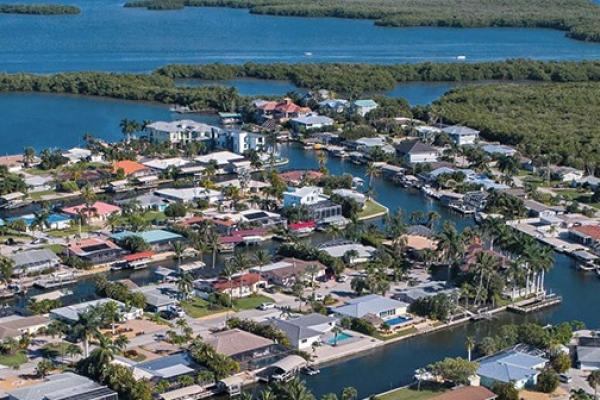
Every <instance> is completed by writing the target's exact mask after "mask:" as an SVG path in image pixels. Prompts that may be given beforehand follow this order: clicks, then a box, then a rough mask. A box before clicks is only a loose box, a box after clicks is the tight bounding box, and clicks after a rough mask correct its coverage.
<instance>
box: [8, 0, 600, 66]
mask: <svg viewBox="0 0 600 400" xmlns="http://www.w3.org/2000/svg"><path fill="white" fill-rule="evenodd" d="M24 2H26V3H27V2H30V3H34V2H36V0H25V1H24ZM66 3H67V4H73V5H77V6H79V7H80V8H81V11H82V12H81V14H79V15H68V16H33V15H0V37H1V38H2V40H0V71H6V72H39V73H47V72H57V71H77V70H101V71H130V72H131V71H136V72H146V71H150V70H152V69H155V68H157V67H160V66H163V65H165V64H168V63H213V62H222V63H243V62H250V61H251V62H288V63H297V62H363V63H415V62H423V61H431V62H452V61H455V60H456V57H457V56H466V57H467V62H475V61H492V60H503V59H507V58H534V59H541V60H550V59H552V60H581V59H597V58H600V44H594V43H585V42H581V41H575V40H571V39H568V38H567V37H565V35H564V32H560V31H554V30H549V29H513V28H473V29H456V28H428V27H419V28H384V27H377V26H375V25H374V24H373V22H372V21H368V20H350V19H335V18H300V17H277V16H263V15H252V14H249V13H248V11H247V10H243V9H225V8H189V9H184V10H174V11H148V10H145V9H132V8H123V7H122V4H123V2H122V1H116V0H85V1H84V0H67V2H66ZM309 53H310V54H311V55H310V56H307V54H309Z"/></svg>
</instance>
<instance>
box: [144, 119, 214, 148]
mask: <svg viewBox="0 0 600 400" xmlns="http://www.w3.org/2000/svg"><path fill="white" fill-rule="evenodd" d="M220 131H221V129H220V128H217V127H215V126H211V125H207V124H204V123H202V122H196V121H192V120H189V119H184V120H179V121H168V122H167V121H157V122H153V123H151V124H149V125H147V126H146V128H145V132H146V135H147V137H148V139H149V140H150V141H152V142H157V143H164V142H169V143H171V144H180V143H181V144H186V143H189V142H191V141H198V140H200V141H201V140H212V139H214V138H216V137H217V136H218V134H219V132H220Z"/></svg>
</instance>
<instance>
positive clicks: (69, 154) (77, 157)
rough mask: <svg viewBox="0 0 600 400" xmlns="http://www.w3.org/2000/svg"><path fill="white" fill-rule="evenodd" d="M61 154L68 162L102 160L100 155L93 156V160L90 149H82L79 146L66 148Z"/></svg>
mask: <svg viewBox="0 0 600 400" xmlns="http://www.w3.org/2000/svg"><path fill="white" fill-rule="evenodd" d="M62 156H63V157H64V158H66V159H67V160H68V161H67V163H68V164H77V163H78V162H80V161H87V160H90V161H94V162H100V161H102V157H101V156H95V157H94V160H92V159H91V158H92V151H91V150H88V149H82V148H80V147H73V148H72V149H69V150H66V151H64V152H63V153H62Z"/></svg>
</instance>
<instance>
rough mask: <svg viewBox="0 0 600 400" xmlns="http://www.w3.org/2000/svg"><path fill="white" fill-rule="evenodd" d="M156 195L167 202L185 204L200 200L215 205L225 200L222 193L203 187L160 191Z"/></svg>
mask: <svg viewBox="0 0 600 400" xmlns="http://www.w3.org/2000/svg"><path fill="white" fill-rule="evenodd" d="M154 194H155V195H156V196H158V197H162V198H163V199H165V200H169V201H174V202H178V203H184V204H189V203H193V202H196V201H198V200H205V201H207V202H208V203H209V204H215V203H217V202H218V201H220V200H223V194H222V193H221V192H220V191H217V190H212V189H207V188H202V187H196V188H182V189H176V188H166V189H159V190H157V191H155V192H154Z"/></svg>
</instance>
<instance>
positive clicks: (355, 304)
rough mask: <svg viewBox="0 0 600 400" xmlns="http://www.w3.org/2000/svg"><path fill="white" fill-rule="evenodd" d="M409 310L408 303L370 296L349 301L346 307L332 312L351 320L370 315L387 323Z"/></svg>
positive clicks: (375, 295) (374, 295) (336, 308)
mask: <svg viewBox="0 0 600 400" xmlns="http://www.w3.org/2000/svg"><path fill="white" fill-rule="evenodd" d="M407 308H408V304H407V303H404V302H401V301H398V300H394V299H390V298H388V297H383V296H380V295H378V294H369V295H366V296H361V297H357V298H355V299H352V300H348V301H347V302H346V304H345V305H343V306H339V307H334V308H333V309H332V311H333V312H334V313H336V314H338V315H341V316H345V317H350V318H363V317H365V316H367V315H368V314H370V315H374V316H376V317H377V318H380V319H382V320H384V321H387V320H392V319H394V318H396V317H398V316H401V315H405V314H406V310H407Z"/></svg>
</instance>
